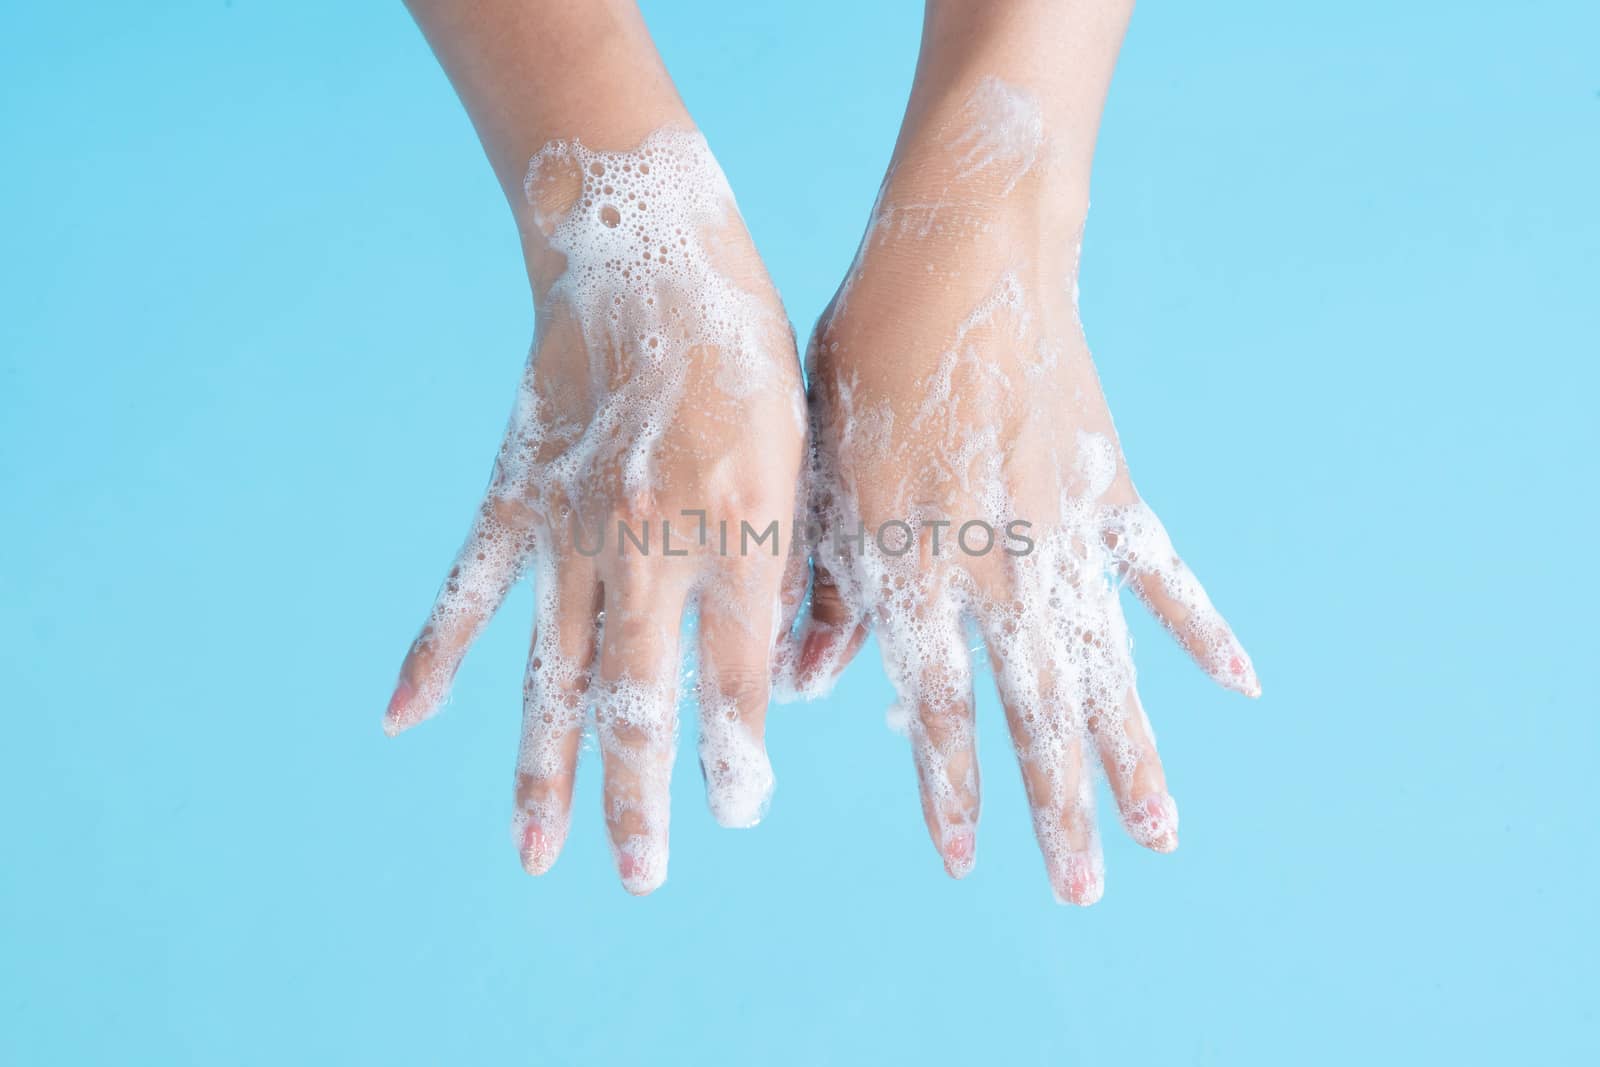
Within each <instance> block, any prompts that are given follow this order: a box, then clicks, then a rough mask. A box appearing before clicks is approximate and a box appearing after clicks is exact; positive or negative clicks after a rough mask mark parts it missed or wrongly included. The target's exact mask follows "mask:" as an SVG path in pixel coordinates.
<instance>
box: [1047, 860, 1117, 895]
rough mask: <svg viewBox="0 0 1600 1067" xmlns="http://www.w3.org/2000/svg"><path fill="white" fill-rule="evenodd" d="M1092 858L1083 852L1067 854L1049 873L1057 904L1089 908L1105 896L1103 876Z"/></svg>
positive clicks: (1098, 865)
mask: <svg viewBox="0 0 1600 1067" xmlns="http://www.w3.org/2000/svg"><path fill="white" fill-rule="evenodd" d="M1100 866H1101V865H1100V864H1099V863H1098V862H1096V861H1095V859H1094V857H1092V856H1090V855H1089V854H1088V853H1085V852H1073V853H1068V854H1067V855H1066V856H1064V857H1062V859H1061V861H1060V863H1058V864H1057V865H1055V867H1054V868H1053V869H1052V870H1051V872H1050V888H1051V889H1052V890H1053V891H1054V892H1055V897H1056V903H1057V904H1071V905H1075V906H1076V907H1080V908H1087V907H1091V906H1093V905H1095V904H1098V903H1099V902H1100V898H1101V897H1103V896H1105V892H1106V881H1105V874H1104V873H1103V872H1102V871H1101V870H1100Z"/></svg>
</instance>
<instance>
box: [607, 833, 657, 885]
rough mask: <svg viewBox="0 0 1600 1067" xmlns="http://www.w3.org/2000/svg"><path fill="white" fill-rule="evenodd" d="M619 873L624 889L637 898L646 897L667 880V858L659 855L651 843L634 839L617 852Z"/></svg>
mask: <svg viewBox="0 0 1600 1067" xmlns="http://www.w3.org/2000/svg"><path fill="white" fill-rule="evenodd" d="M617 873H618V874H619V875H621V876H622V888H624V889H626V890H627V891H628V892H630V893H632V894H633V895H634V896H636V897H642V896H646V895H647V894H650V893H654V892H655V891H656V890H657V889H660V888H661V883H663V882H665V881H666V880H667V862H666V856H665V855H657V854H656V850H655V849H654V848H653V847H651V845H650V843H649V842H647V841H643V840H641V839H639V838H634V839H633V840H632V842H630V843H629V844H627V845H624V846H622V847H621V848H619V849H618V850H617Z"/></svg>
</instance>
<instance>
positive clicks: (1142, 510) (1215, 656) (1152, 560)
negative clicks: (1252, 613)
mask: <svg viewBox="0 0 1600 1067" xmlns="http://www.w3.org/2000/svg"><path fill="white" fill-rule="evenodd" d="M1105 530H1106V538H1107V543H1108V545H1110V547H1111V553H1112V557H1113V558H1114V559H1115V560H1116V562H1117V564H1118V565H1119V566H1120V567H1121V568H1123V569H1124V570H1125V572H1126V573H1127V575H1128V577H1129V581H1130V584H1132V586H1133V589H1134V592H1135V593H1136V594H1137V595H1138V597H1139V599H1140V600H1142V601H1144V603H1145V606H1146V607H1148V608H1149V609H1150V611H1151V612H1152V613H1153V614H1154V615H1155V616H1156V618H1158V619H1160V620H1161V622H1162V625H1164V626H1165V627H1166V628H1167V630H1168V631H1169V632H1170V633H1171V634H1172V636H1173V637H1175V638H1176V639H1177V641H1178V643H1179V644H1180V645H1182V646H1183V648H1184V650H1185V651H1186V652H1188V653H1189V655H1190V657H1191V658H1192V659H1193V660H1194V661H1195V663H1197V664H1199V665H1200V669H1201V670H1203V671H1205V672H1206V673H1207V674H1209V675H1210V676H1211V677H1212V679H1213V680H1214V681H1216V682H1217V684H1219V685H1221V686H1224V687H1225V688H1228V689H1232V690H1235V691H1236V692H1240V693H1243V694H1244V695H1245V696H1248V697H1258V696H1260V695H1261V683H1260V682H1259V681H1258V680H1257V679H1256V672H1255V668H1254V666H1252V665H1251V663H1250V656H1249V654H1247V653H1246V652H1245V650H1244V646H1243V645H1241V644H1240V643H1239V639H1238V638H1236V637H1235V636H1234V635H1233V631H1232V630H1231V629H1229V627H1228V624H1227V622H1226V621H1225V620H1224V619H1223V618H1222V615H1221V613H1220V612H1218V611H1217V609H1216V608H1215V607H1213V606H1212V604H1211V600H1210V598H1209V597H1207V596H1206V591H1205V590H1204V589H1203V588H1201V586H1200V582H1199V580H1198V579H1196V578H1195V576H1194V574H1193V572H1191V571H1190V570H1189V568H1188V567H1187V566H1186V565H1185V564H1184V562H1183V560H1182V559H1180V558H1179V556H1178V553H1177V552H1176V551H1175V550H1174V549H1173V547H1172V541H1171V539H1170V538H1169V537H1168V536H1167V531H1166V529H1165V528H1164V527H1163V526H1162V525H1161V520H1160V519H1158V518H1156V515H1155V513H1154V512H1153V511H1151V510H1150V509H1149V508H1148V507H1147V506H1145V504H1144V503H1143V502H1135V503H1134V504H1132V505H1130V506H1125V507H1118V508H1115V509H1113V510H1112V512H1111V514H1110V515H1109V517H1108V520H1107V522H1106V524H1105Z"/></svg>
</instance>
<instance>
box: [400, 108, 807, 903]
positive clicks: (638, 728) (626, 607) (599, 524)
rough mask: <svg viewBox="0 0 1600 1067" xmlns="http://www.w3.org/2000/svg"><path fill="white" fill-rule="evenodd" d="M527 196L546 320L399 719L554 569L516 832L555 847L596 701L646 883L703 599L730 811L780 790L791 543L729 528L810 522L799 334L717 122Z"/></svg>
mask: <svg viewBox="0 0 1600 1067" xmlns="http://www.w3.org/2000/svg"><path fill="white" fill-rule="evenodd" d="M525 193H526V205H525V211H524V212H523V213H522V221H523V229H524V238H525V243H526V245H527V247H528V257H527V258H528V262H529V275H530V278H531V279H532V281H533V288H534V297H535V306H536V311H537V323H538V329H537V335H536V337H535V340H534V344H533V350H532V353H531V354H530V356H529V359H528V365H527V370H526V373H525V374H524V376H523V380H522V384H521V388H520V390H519V391H518V395H517V399H516V404H515V407H514V409H513V412H512V416H511V423H510V426H509V428H508V429H507V431H506V436H505V440H504V443H503V444H502V445H501V448H500V453H499V458H498V460H497V461H496V464H495V468H494V475H493V478H492V480H491V483H490V486H489V490H488V493H487V495H486V496H485V498H484V501H483V504H482V507H481V508H480V509H479V512H478V515H477V519H476V521H475V522H474V523H473V525H472V529H471V532H470V534H469V535H468V537H467V541H466V544H465V545H464V546H463V548H462V549H461V553H460V555H459V556H458V557H457V559H456V562H455V566H454V567H453V568H452V569H451V570H450V574H449V577H448V578H447V579H446V581H445V584H444V588H443V589H442V590H441V591H440V593H439V596H438V599H437V601H436V603H435V604H434V606H433V611H432V614H431V615H430V616H429V618H428V621H427V624H426V625H425V626H424V627H423V629H422V632H421V635H420V636H418V638H417V639H416V642H415V643H414V644H413V645H412V647H411V651H410V654H409V655H407V657H406V659H405V663H404V665H403V666H402V667H401V669H400V681H399V684H398V686H397V687H396V689H395V692H394V696H393V698H392V700H391V701H390V704H389V709H388V713H387V717H386V719H385V722H384V725H385V729H386V730H387V731H388V732H390V733H391V734H393V733H398V732H400V731H401V730H404V729H408V728H409V727H412V726H414V725H416V724H417V723H419V722H421V721H422V720H424V719H426V718H427V717H429V716H430V715H432V714H434V712H436V711H437V710H438V709H439V707H440V706H441V704H443V703H444V701H445V699H446V697H447V695H448V693H449V689H450V684H451V679H452V678H453V676H454V675H455V673H456V669H457V667H458V666H459V665H460V663H461V659H462V657H463V656H464V655H465V654H466V651H467V648H468V646H469V645H470V644H471V643H472V641H473V639H474V638H475V637H476V636H477V634H478V633H479V631H480V630H481V629H482V628H483V626H484V624H485V623H486V622H487V621H488V619H489V617H490V616H491V615H492V614H493V613H494V611H495V609H496V608H497V607H498V606H499V604H500V603H501V601H502V600H503V599H504V597H505V595H506V593H507V591H508V590H509V589H510V588H511V586H512V585H513V583H515V582H516V581H517V580H518V578H519V577H520V576H521V575H522V574H523V573H524V572H525V571H531V573H532V574H533V577H534V585H535V590H536V596H537V609H536V618H535V624H534V637H533V642H532V649H531V652H530V655H529V660H528V670H527V676H526V682H525V686H524V700H523V730H522V744H521V749H520V751H519V754H518V757H517V775H516V814H515V818H514V821H513V836H514V840H515V843H516V846H517V848H518V850H519V852H520V853H521V856H522V861H523V864H524V866H525V867H526V869H527V870H528V872H529V873H530V874H542V873H544V872H545V871H546V870H548V869H549V868H550V866H551V865H552V864H553V863H554V862H555V859H556V857H557V855H558V854H559V852H560V850H561V847H562V844H563V843H564V841H565V840H566V835H567V826H568V817H569V812H570V808H571V802H572V788H573V776H574V772H575V768H576V764H577V759H578V749H579V743H580V740H581V737H582V734H583V728H584V723H585V717H586V714H587V711H588V709H589V708H591V707H592V708H593V710H594V716H595V723H596V727H597V733H598V737H599V743H600V750H601V754H602V758H603V760H604V764H605V817H606V825H607V828H608V831H609V834H610V839H611V844H612V848H613V852H614V855H615V858H616V862H617V867H618V870H619V872H620V874H621V877H622V881H623V885H624V886H625V887H626V888H627V889H628V890H629V891H630V892H633V893H639V894H643V893H648V892H651V891H652V890H654V889H655V888H656V887H658V886H659V885H660V884H661V883H662V881H663V880H664V879H665V878H666V874H667V831H668V801H669V792H668V785H669V780H670V777H671V770H672V763H673V756H674V752H675V749H676V741H677V738H676V725H677V716H676V710H675V709H676V703H677V680H678V664H679V632H680V627H681V624H682V621H683V618H684V612H685V608H686V607H687V608H689V609H691V610H694V609H696V608H697V609H698V612H699V662H700V672H699V704H700V758H701V766H702V769H703V770H704V773H705V777H706V787H707V795H708V798H709V801H710V804H711V808H712V811H713V813H714V814H715V815H716V817H717V819H718V820H719V821H720V822H722V823H724V824H725V825H735V826H749V825H753V824H754V823H756V822H757V821H758V820H759V819H760V818H761V816H762V813H763V812H764V810H765V806H766V803H767V799H768V797H769V795H770V793H771V791H772V785H773V776H772V770H771V767H770V764H769V763H768V760H767V755H766V749H765V744H764V740H763V737H764V724H765V714H766V705H767V693H768V680H769V674H770V667H769V661H770V656H771V649H772V647H773V642H774V640H775V636H776V635H777V634H778V633H779V632H781V630H782V629H783V628H784V627H786V625H787V622H788V620H787V619H786V618H784V617H783V615H782V613H781V610H780V597H779V594H780V582H781V579H782V576H783V573H784V570H785V562H786V560H785V558H784V557H783V556H782V555H773V554H771V551H770V550H769V548H768V546H767V545H766V544H763V545H760V546H758V548H757V550H756V551H753V552H748V553H745V552H740V551H736V550H733V549H731V548H730V549H724V548H723V547H722V546H721V544H720V543H719V540H720V539H719V537H718V533H719V530H720V529H721V528H723V527H724V524H726V526H728V527H731V528H732V529H734V530H735V531H736V532H737V531H738V530H739V529H740V525H739V524H740V523H741V521H745V522H748V523H749V524H750V526H752V527H754V528H755V529H756V530H758V531H761V530H764V529H765V528H766V527H767V525H768V523H769V522H771V521H773V520H775V519H781V520H782V521H783V522H784V523H785V524H787V523H788V522H789V521H790V519H791V518H792V516H793V514H794V502H795V484H796V480H797V477H798V473H799V469H800V466H801V453H802V438H803V430H804V424H803V407H802V398H801V395H800V379H799V368H798V365H797V360H796V358H795V350H794V337H793V334H792V332H791V331H790V329H789V325H788V320H787V318H786V317H785V315H784V313H783V309H782V306H781V304H780V303H779V300H778V296H777V293H776V292H775V291H774V290H773V288H772V286H771V283H770V282H769V281H768V279H767V276H766V272H765V270H764V269H763V268H762V266H761V263H760V260H759V259H758V257H757V256H756V254H755V250H754V247H753V245H752V244H751V241H750V238H749V235H748V233H747V232H746V231H745V228H744V225H743V223H742V221H741V219H740V217H739V213H738V209H737V207H736V206H735V204H734V200H733V195H732V193H731V191H730V190H729V188H728V185H727V182H726V180H725V179H724V177H723V175H722V171H721V169H720V168H719V167H718V165H717V163H716V161H715V159H714V158H713V157H712V155H711V153H710V151H709V149H708V148H707V147H706V144H705V141H704V140H703V139H702V138H701V137H700V135H699V134H698V133H696V132H693V131H692V130H687V129H680V128H668V129H662V130H658V131H656V132H655V133H653V134H651V135H650V136H649V137H647V138H646V139H645V140H644V141H643V143H641V144H639V145H638V146H637V147H635V148H632V149H631V150H627V151H616V152H613V151H600V150H596V149H593V148H590V147H588V146H586V145H585V144H583V143H582V142H580V141H577V140H558V141H552V142H550V143H548V144H546V145H545V146H544V147H543V148H542V149H541V150H540V151H539V152H538V153H537V154H536V155H535V156H534V157H533V159H532V161H531V162H530V164H529V166H528V169H527V176H526V182H525ZM758 431H759V443H760V447H752V440H753V438H755V436H756V433H757V432H758ZM791 617H792V615H791Z"/></svg>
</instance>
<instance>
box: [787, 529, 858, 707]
mask: <svg viewBox="0 0 1600 1067" xmlns="http://www.w3.org/2000/svg"><path fill="white" fill-rule="evenodd" d="M824 551H826V549H825V548H824V546H822V545H818V546H817V548H816V553H815V555H814V556H813V557H812V560H811V605H810V609H809V610H808V611H807V613H806V617H805V621H804V622H803V623H802V624H801V627H800V633H799V634H798V635H797V637H796V638H795V639H794V645H793V651H792V653H791V655H792V666H791V669H790V682H789V688H791V689H792V690H793V691H794V693H795V694H796V695H797V696H799V697H801V698H802V699H806V700H812V699H815V698H817V697H820V696H824V695H826V694H827V692H828V690H830V689H831V688H832V687H833V684H834V682H836V681H838V679H839V675H840V674H841V673H843V671H844V669H845V667H847V666H849V664H850V661H851V660H852V659H854V658H855V655H856V653H857V652H859V651H861V646H862V644H864V643H865V642H866V639H867V630H868V625H867V620H866V617H865V615H864V613H863V612H862V610H861V608H860V606H859V605H858V604H857V603H856V602H855V600H856V598H854V597H846V596H845V595H844V593H843V592H842V591H841V589H840V586H839V581H838V578H837V577H836V576H835V574H834V571H833V570H832V569H831V568H830V567H829V566H828V564H827V563H825V562H824V561H823V558H822V556H823V553H824Z"/></svg>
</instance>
